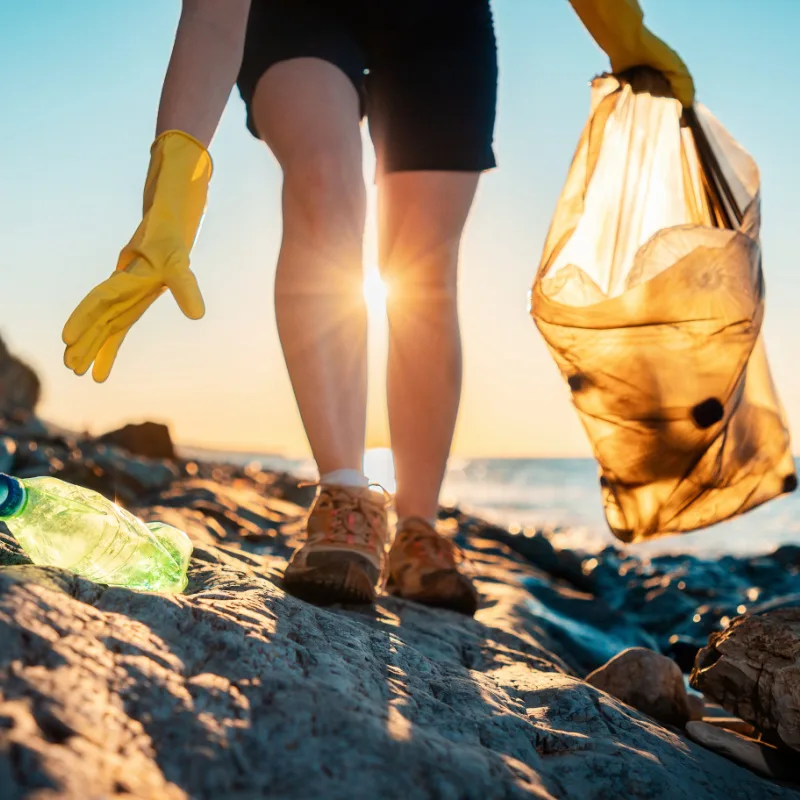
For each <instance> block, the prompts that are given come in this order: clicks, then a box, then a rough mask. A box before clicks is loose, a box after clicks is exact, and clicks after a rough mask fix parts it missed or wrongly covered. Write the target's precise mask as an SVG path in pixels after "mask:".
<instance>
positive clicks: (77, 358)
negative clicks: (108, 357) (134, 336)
mask: <svg viewBox="0 0 800 800" xmlns="http://www.w3.org/2000/svg"><path fill="white" fill-rule="evenodd" d="M163 291H164V287H163V286H159V287H157V289H156V290H155V291H152V292H151V293H150V294H148V295H146V296H145V297H143V298H141V299H140V300H139V301H138V302H137V303H135V305H133V306H131V307H127V308H126V307H121V308H116V309H114V311H115V313H114V314H113V315H112V314H107V315H106V316H105V318H104V319H103V320H101V321H100V322H99V324H97V325H95V326H94V327H91V328H88V329H87V330H86V332H85V333H84V334H83V336H81V338H80V339H78V341H77V342H75V344H73V345H70V346H68V347H67V350H66V352H65V354H64V363H65V364H66V365H67V366H68V367H69V368H70V369H71V370H73V372H75V373H76V374H77V375H83V374H84V373H85V372H86V370H88V369H89V365H90V364H91V363H92V362H93V361H94V360H95V358H96V356H97V353H98V352H99V350H100V348H101V347H102V346H103V343H104V342H105V341H106V340H107V339H108V338H109V337H111V336H113V335H114V334H115V333H118V332H119V331H121V330H125V329H127V328H130V326H131V325H133V324H134V322H136V321H137V320H138V319H139V317H141V316H142V314H144V312H145V311H147V309H148V308H149V307H150V306H151V305H152V304H153V303H154V302H155V300H156V299H157V298H158V296H159V295H160V294H161V293H162V292H163Z"/></svg>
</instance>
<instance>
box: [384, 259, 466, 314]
mask: <svg viewBox="0 0 800 800" xmlns="http://www.w3.org/2000/svg"><path fill="white" fill-rule="evenodd" d="M397 255H398V256H399V255H400V254H397ZM381 273H382V277H383V280H384V282H385V283H386V285H387V287H388V290H389V291H388V297H387V302H388V303H389V305H390V306H392V307H394V308H398V309H399V310H402V309H403V308H407V307H408V306H409V305H410V304H414V305H431V304H436V305H448V304H450V305H453V306H454V305H455V303H456V300H457V296H458V245H457V244H455V245H454V246H450V245H449V243H442V244H440V245H439V246H436V247H431V248H429V249H424V250H420V251H419V252H417V253H416V254H415V255H414V256H413V257H409V256H408V254H406V256H405V257H395V258H389V259H387V260H386V261H385V262H383V264H382V266H381ZM390 311H391V308H390Z"/></svg>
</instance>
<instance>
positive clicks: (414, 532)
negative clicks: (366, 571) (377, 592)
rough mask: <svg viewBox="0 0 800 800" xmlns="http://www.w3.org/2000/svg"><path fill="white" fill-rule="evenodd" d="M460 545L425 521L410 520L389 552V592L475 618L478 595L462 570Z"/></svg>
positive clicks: (404, 525) (402, 528)
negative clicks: (440, 533) (460, 567)
mask: <svg viewBox="0 0 800 800" xmlns="http://www.w3.org/2000/svg"><path fill="white" fill-rule="evenodd" d="M458 552H459V551H458V549H457V548H456V545H455V544H453V542H451V541H450V540H449V539H445V538H444V537H443V536H440V535H439V534H438V533H437V532H436V531H435V530H434V528H433V527H432V526H431V525H429V524H428V523H427V522H426V521H425V520H423V519H416V518H413V519H408V520H406V521H405V522H404V523H403V525H402V527H401V528H400V529H399V530H398V531H397V534H396V536H395V539H394V543H393V544H392V547H391V549H390V550H389V581H388V584H387V587H386V589H387V591H388V592H389V593H390V594H395V595H399V596H400V597H404V598H406V600H416V602H418V603H424V604H425V605H428V606H436V607H438V608H449V609H452V610H453V611H460V612H461V613H462V614H466V615H468V616H472V615H473V614H474V613H475V610H476V609H477V608H478V592H477V590H476V589H475V587H474V586H473V584H472V581H471V580H470V579H469V578H468V577H467V576H466V575H463V574H462V573H461V572H459V570H458V564H457V561H456V555H457V553H458Z"/></svg>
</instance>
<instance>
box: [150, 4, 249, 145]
mask: <svg viewBox="0 0 800 800" xmlns="http://www.w3.org/2000/svg"><path fill="white" fill-rule="evenodd" d="M249 11H250V0H183V8H182V10H181V17H180V21H179V22H178V30H177V32H176V34H175V44H174V45H173V48H172V56H171V57H170V60H169V66H168V67H167V74H166V76H165V77H164V87H163V89H162V91H161V102H160V104H159V108H158V121H157V123H156V136H160V135H161V134H162V133H164V132H166V131H170V130H179V131H184V132H185V133H188V134H189V135H190V136H192V137H194V138H195V139H197V141H198V142H200V143H201V144H202V145H203V146H204V147H208V146H209V144H210V143H211V139H212V138H213V136H214V132H215V131H216V129H217V125H219V120H220V117H221V116H222V112H223V110H224V108H225V104H226V103H227V102H228V97H229V95H230V93H231V89H232V88H233V85H234V83H235V82H236V76H237V75H238V73H239V67H240V66H241V62H242V52H243V50H244V37H245V31H246V29H247V16H248V13H249Z"/></svg>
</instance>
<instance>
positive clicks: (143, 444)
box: [100, 422, 175, 459]
mask: <svg viewBox="0 0 800 800" xmlns="http://www.w3.org/2000/svg"><path fill="white" fill-rule="evenodd" d="M100 441H101V442H104V443H105V444H112V445H116V446H117V447H121V448H122V449H123V450H127V451H128V452H129V453H133V454H134V455H137V456H145V457H146V458H167V459H174V458H175V447H174V445H173V444H172V437H171V436H170V433H169V428H168V427H167V426H166V425H162V424H160V423H158V422H142V423H140V424H138V425H125V427H123V428H119V429H118V430H115V431H110V432H109V433H106V434H103V436H101V437H100Z"/></svg>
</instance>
